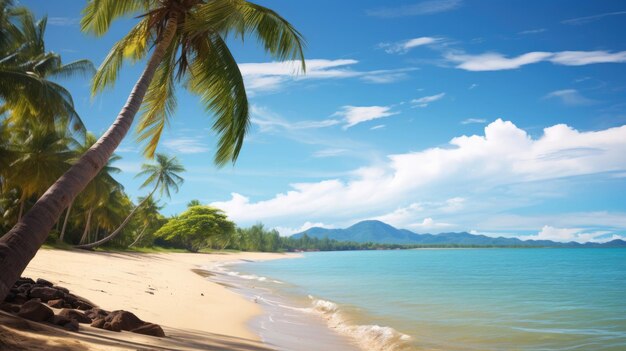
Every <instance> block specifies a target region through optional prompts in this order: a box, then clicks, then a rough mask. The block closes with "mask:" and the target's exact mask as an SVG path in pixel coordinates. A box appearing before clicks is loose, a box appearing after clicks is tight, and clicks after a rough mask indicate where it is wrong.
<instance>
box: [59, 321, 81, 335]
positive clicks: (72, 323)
mask: <svg viewBox="0 0 626 351" xmlns="http://www.w3.org/2000/svg"><path fill="white" fill-rule="evenodd" d="M63 328H64V329H66V330H69V331H73V332H77V331H78V329H79V327H78V322H77V321H75V320H71V321H69V323H66V324H64V325H63Z"/></svg>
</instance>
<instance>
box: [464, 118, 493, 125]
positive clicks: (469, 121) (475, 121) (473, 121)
mask: <svg viewBox="0 0 626 351" xmlns="http://www.w3.org/2000/svg"><path fill="white" fill-rule="evenodd" d="M485 123H487V120H486V119H484V118H467V119H464V120H462V121H461V124H485Z"/></svg>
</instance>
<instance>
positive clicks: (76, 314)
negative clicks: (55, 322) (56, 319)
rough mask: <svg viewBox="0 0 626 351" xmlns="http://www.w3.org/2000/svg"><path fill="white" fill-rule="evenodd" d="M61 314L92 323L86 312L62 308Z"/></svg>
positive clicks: (79, 321)
mask: <svg viewBox="0 0 626 351" xmlns="http://www.w3.org/2000/svg"><path fill="white" fill-rule="evenodd" d="M59 316H63V317H65V318H68V319H72V320H75V321H77V322H78V323H87V324H91V318H89V317H87V316H85V314H84V313H82V312H80V311H76V310H70V309H67V308H64V309H62V310H61V312H59Z"/></svg>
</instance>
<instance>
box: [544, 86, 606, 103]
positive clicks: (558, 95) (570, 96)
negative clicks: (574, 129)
mask: <svg viewBox="0 0 626 351" xmlns="http://www.w3.org/2000/svg"><path fill="white" fill-rule="evenodd" d="M544 98H545V99H558V100H560V101H561V102H562V103H563V104H565V105H568V106H584V105H591V104H593V103H595V101H594V100H591V99H588V98H586V97H584V96H583V95H582V94H581V93H580V92H578V90H576V89H563V90H556V91H553V92H551V93H548V94H547V95H546V96H545V97H544Z"/></svg>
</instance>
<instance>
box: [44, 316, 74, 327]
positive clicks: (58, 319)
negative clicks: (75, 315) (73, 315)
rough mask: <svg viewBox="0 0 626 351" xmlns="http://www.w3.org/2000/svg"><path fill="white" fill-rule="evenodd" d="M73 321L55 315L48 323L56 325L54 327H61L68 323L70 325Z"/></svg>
mask: <svg viewBox="0 0 626 351" xmlns="http://www.w3.org/2000/svg"><path fill="white" fill-rule="evenodd" d="M70 321H71V320H70V319H69V318H67V317H64V316H60V315H58V314H55V315H54V316H52V318H50V319H48V322H50V323H52V324H54V325H60V326H64V325H66V324H67V323H69V322H70Z"/></svg>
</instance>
